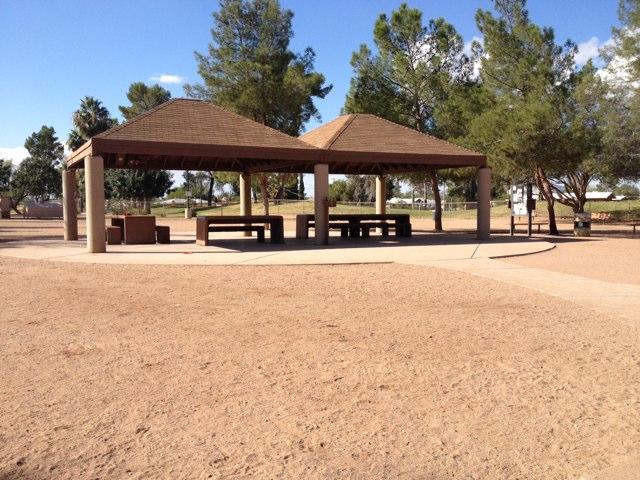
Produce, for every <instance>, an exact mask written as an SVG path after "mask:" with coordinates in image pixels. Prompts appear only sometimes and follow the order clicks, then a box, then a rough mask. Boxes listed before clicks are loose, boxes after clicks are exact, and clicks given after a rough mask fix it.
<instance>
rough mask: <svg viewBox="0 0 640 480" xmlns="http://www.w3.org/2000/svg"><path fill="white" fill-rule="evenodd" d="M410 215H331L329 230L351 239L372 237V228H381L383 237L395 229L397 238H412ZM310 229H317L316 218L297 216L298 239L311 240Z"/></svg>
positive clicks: (309, 215)
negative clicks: (391, 229) (337, 230)
mask: <svg viewBox="0 0 640 480" xmlns="http://www.w3.org/2000/svg"><path fill="white" fill-rule="evenodd" d="M409 220H410V217H409V215H408V214H405V213H402V214H331V215H329V228H330V229H332V228H333V229H338V228H339V229H340V233H341V236H342V237H346V236H347V234H348V236H349V237H351V238H359V237H360V236H361V235H362V237H363V238H368V237H369V236H370V231H371V229H372V228H380V229H381V230H382V234H383V236H388V235H389V229H390V228H393V229H394V231H395V234H396V236H398V237H410V236H411V223H410V221H409ZM309 228H315V216H314V215H311V214H301V215H296V238H309Z"/></svg>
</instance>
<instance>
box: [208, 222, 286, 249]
mask: <svg viewBox="0 0 640 480" xmlns="http://www.w3.org/2000/svg"><path fill="white" fill-rule="evenodd" d="M265 225H269V231H270V232H271V237H270V238H271V243H284V219H283V217H282V216H280V215H229V216H208V217H206V216H205V217H198V218H197V219H196V243H197V244H198V245H209V232H256V233H257V234H258V242H264V238H265Z"/></svg>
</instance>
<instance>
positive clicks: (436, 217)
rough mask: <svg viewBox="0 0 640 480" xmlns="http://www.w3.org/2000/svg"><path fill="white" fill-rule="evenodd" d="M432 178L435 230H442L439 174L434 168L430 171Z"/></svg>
mask: <svg viewBox="0 0 640 480" xmlns="http://www.w3.org/2000/svg"><path fill="white" fill-rule="evenodd" d="M429 178H430V179H431V190H433V201H434V203H435V211H434V212H433V220H434V222H435V224H436V225H435V231H436V232H441V231H442V199H441V198H440V189H439V188H438V174H437V173H436V171H435V170H434V171H433V172H429Z"/></svg>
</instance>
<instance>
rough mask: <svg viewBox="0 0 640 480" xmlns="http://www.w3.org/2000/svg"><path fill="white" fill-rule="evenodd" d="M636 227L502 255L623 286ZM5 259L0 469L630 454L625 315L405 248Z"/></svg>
mask: <svg viewBox="0 0 640 480" xmlns="http://www.w3.org/2000/svg"><path fill="white" fill-rule="evenodd" d="M12 222H13V221H12ZM175 222H177V223H175V224H172V225H175V228H179V226H180V225H182V223H180V222H179V221H175ZM467 226H468V224H467ZM463 227H464V225H461V226H460V228H463ZM60 233H61V224H60V222H58V221H53V222H40V223H37V224H36V223H33V222H31V223H28V222H27V223H24V222H23V223H13V224H12V225H8V224H7V223H6V221H5V222H4V223H0V239H7V238H19V237H21V236H22V237H31V236H37V237H41V236H49V235H59V234H60ZM626 242H635V243H626ZM589 246H591V247H589ZM639 246H640V242H639V241H638V240H633V239H622V238H620V239H618V238H616V239H605V238H600V239H597V240H594V241H590V242H569V241H567V242H563V243H558V246H557V249H556V250H555V251H553V252H550V253H545V254H539V255H537V256H536V257H520V258H518V259H512V260H510V261H513V262H534V259H535V258H538V262H540V264H539V265H546V267H544V268H547V267H548V268H549V269H558V271H563V270H562V269H570V268H573V267H572V266H573V265H580V262H583V261H584V259H585V256H586V255H590V259H591V264H592V268H591V269H590V270H589V272H590V273H589V274H590V275H594V276H599V278H601V279H608V280H610V281H625V282H627V283H634V282H638V274H637V272H634V271H635V270H637V265H638V263H637V261H636V260H635V259H636V258H637V257H631V260H628V258H629V257H627V255H634V253H633V249H634V247H635V249H638V247H639ZM0 248H2V244H1V243H0ZM616 252H617V253H616ZM629 252H631V253H629ZM548 255H550V256H548ZM619 257H620V258H619ZM625 259H626V260H625ZM563 262H564V263H563ZM634 263H635V264H634ZM581 271H582V272H584V270H581ZM570 273H575V272H573V271H570ZM0 274H1V275H2V279H3V280H4V282H3V295H2V303H3V306H2V309H1V310H0V332H2V334H1V336H0V385H2V388H0V479H2V480H5V479H7V480H8V479H18V478H29V479H40V478H43V479H44V478H415V479H424V478H427V479H445V478H463V479H472V478H473V479H496V478H509V479H516V478H527V479H529V478H533V479H538V478H539V479H543V478H544V479H548V478H552V479H554V478H579V477H580V475H582V474H588V473H591V472H597V471H600V470H603V469H605V468H608V467H612V466H616V465H619V464H623V463H625V462H627V461H629V460H633V459H634V458H637V456H638V455H640V341H639V337H638V330H637V328H635V327H633V326H630V325H628V324H626V323H623V322H620V321H619V320H618V319H616V318H613V317H607V316H604V315H602V314H599V313H596V312H593V311H590V310H585V309H579V308H576V305H575V304H572V303H569V302H566V301H563V300H559V299H556V298H554V297H551V296H548V295H545V294H542V293H538V292H534V291H532V290H528V289H524V288H520V287H514V286H506V285H505V284H502V283H499V282H495V281H492V280H490V279H484V278H479V277H476V276H471V275H467V274H464V273H458V272H452V271H448V270H439V269H435V268H430V267H421V266H407V265H351V266H296V267H281V266H280V267H242V266H237V267H200V266H188V267H187V266H133V265H129V266H127V265H89V264H62V263H56V262H37V261H28V260H13V259H7V258H2V257H0ZM634 275H635V276H634ZM594 278H595V277H594Z"/></svg>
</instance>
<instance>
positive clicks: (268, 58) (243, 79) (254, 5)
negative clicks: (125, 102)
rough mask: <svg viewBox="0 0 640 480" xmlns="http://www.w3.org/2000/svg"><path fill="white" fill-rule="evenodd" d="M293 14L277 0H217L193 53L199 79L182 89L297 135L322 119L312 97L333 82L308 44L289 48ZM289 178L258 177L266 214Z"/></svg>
mask: <svg viewBox="0 0 640 480" xmlns="http://www.w3.org/2000/svg"><path fill="white" fill-rule="evenodd" d="M292 18H293V12H291V10H284V9H282V8H281V7H280V4H279V2H278V1H277V0H221V1H220V9H219V10H218V11H217V12H214V13H213V22H214V26H213V29H212V30H211V36H212V42H211V43H210V44H209V48H208V52H207V53H206V54H201V53H197V52H196V54H195V56H196V60H197V62H198V72H199V73H200V76H201V77H202V80H203V83H201V84H196V85H186V86H185V93H186V94H187V95H188V96H191V97H196V98H203V99H207V100H210V101H212V102H214V103H216V104H218V105H221V106H223V107H226V108H229V109H231V110H233V111H235V112H237V113H240V114H242V115H244V116H246V117H249V118H251V119H252V120H255V121H256V122H259V123H262V124H264V125H267V126H269V127H272V128H275V129H277V130H280V131H282V132H284V133H287V134H289V135H294V136H297V135H299V134H300V132H301V131H302V129H303V127H304V124H305V123H306V122H307V121H309V120H310V119H311V118H317V119H319V118H320V115H319V113H318V110H317V108H316V106H315V104H314V98H324V97H325V96H326V95H327V94H328V93H329V91H330V90H331V85H328V86H327V85H325V78H324V76H323V75H322V74H320V73H318V72H316V71H314V66H313V64H314V60H315V53H314V52H313V50H312V49H311V48H307V49H306V50H305V51H304V52H303V53H302V54H296V53H294V52H292V51H291V50H290V49H289V42H290V40H291V38H292V37H293V30H292V27H291V20H292ZM289 180H290V176H288V175H287V174H274V175H260V176H259V185H260V190H261V195H262V200H263V204H264V208H265V213H268V211H269V196H270V193H271V195H274V194H275V193H276V192H277V191H278V189H280V188H281V187H282V185H284V184H286V183H288V182H289Z"/></svg>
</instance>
